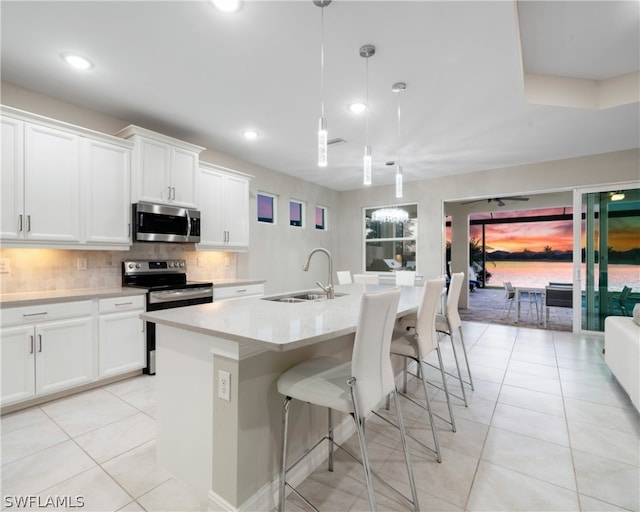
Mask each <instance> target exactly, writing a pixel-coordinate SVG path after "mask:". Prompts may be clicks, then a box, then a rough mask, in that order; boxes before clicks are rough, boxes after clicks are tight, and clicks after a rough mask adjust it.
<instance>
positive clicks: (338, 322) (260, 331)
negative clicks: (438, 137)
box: [142, 284, 423, 351]
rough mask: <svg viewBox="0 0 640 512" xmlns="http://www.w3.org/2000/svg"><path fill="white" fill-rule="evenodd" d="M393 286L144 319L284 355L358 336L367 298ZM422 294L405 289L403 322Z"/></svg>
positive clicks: (355, 287)
mask: <svg viewBox="0 0 640 512" xmlns="http://www.w3.org/2000/svg"><path fill="white" fill-rule="evenodd" d="M391 287H392V285H361V284H347V285H339V286H336V291H337V292H338V293H346V294H347V295H344V296H341V297H336V298H335V299H333V300H326V299H324V300H318V301H308V302H298V303H283V302H276V301H269V300H264V299H260V298H248V299H242V300H237V301H223V302H213V303H211V304H201V305H198V306H188V307H184V308H176V309H168V310H164V311H154V312H148V313H145V314H143V315H142V318H143V319H144V320H147V321H150V322H155V323H157V324H161V325H168V326H171V327H177V328H180V329H185V330H188V331H193V332H198V333H201V334H205V335H209V336H213V337H218V338H224V339H227V340H232V341H238V342H253V343H258V344H261V345H264V346H265V347H266V348H268V349H269V350H275V351H284V350H291V349H294V348H298V347H302V346H305V345H310V344H313V343H317V342H319V341H324V340H328V339H332V338H336V337H338V336H342V335H345V334H350V333H353V332H355V330H356V326H357V323H358V313H359V311H360V298H361V295H362V293H363V292H366V291H380V290H385V289H389V288H391ZM302 291H314V292H317V291H318V290H317V289H316V290H314V289H313V288H310V289H307V290H302ZM422 292H423V288H422V287H421V286H418V287H414V286H404V287H402V295H401V296H400V304H399V306H398V317H402V316H405V315H407V314H409V313H412V312H415V311H417V309H418V305H419V303H420V299H421V297H422ZM291 293H292V294H293V293H297V292H291ZM281 295H283V294H278V296H281Z"/></svg>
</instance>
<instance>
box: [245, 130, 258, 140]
mask: <svg viewBox="0 0 640 512" xmlns="http://www.w3.org/2000/svg"><path fill="white" fill-rule="evenodd" d="M242 135H244V138H245V139H249V140H255V139H257V138H258V132H256V131H255V130H245V131H243V132H242Z"/></svg>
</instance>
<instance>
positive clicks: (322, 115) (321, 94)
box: [320, 7, 324, 118]
mask: <svg viewBox="0 0 640 512" xmlns="http://www.w3.org/2000/svg"><path fill="white" fill-rule="evenodd" d="M320 117H322V118H324V7H323V8H321V9H320Z"/></svg>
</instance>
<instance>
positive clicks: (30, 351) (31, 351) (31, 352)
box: [29, 334, 34, 354]
mask: <svg viewBox="0 0 640 512" xmlns="http://www.w3.org/2000/svg"><path fill="white" fill-rule="evenodd" d="M33 341H34V340H33V334H32V335H31V350H29V354H33V349H34V347H33Z"/></svg>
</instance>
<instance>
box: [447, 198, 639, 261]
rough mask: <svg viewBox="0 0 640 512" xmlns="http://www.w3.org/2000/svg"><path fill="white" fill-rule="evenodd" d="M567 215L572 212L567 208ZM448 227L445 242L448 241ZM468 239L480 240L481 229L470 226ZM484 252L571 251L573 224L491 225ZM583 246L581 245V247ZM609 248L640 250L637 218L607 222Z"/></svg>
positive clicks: (507, 214) (525, 213) (521, 214)
mask: <svg viewBox="0 0 640 512" xmlns="http://www.w3.org/2000/svg"><path fill="white" fill-rule="evenodd" d="M562 210H563V209H562V208H549V209H538V210H520V211H509V212H507V211H505V212H495V213H494V214H493V216H494V218H509V217H526V216H532V215H553V214H559V213H562ZM566 213H571V209H570V208H567V209H566ZM483 217H484V218H489V217H490V214H480V215H474V216H473V217H472V218H474V219H478V218H483ZM449 229H450V228H447V239H448V240H450V239H451V238H450V231H449ZM469 234H470V236H471V237H475V238H478V239H481V238H482V227H481V226H470V228H469ZM485 235H486V244H487V252H492V251H509V252H515V251H523V250H524V249H529V250H530V251H544V248H545V247H546V246H549V247H551V249H553V250H557V251H570V250H572V248H573V227H572V221H550V222H526V223H512V224H490V225H487V226H486V228H485ZM582 246H584V243H583V244H582ZM609 246H610V247H613V248H614V249H615V250H617V251H627V250H629V249H634V248H637V247H640V226H639V225H638V219H637V218H613V219H610V220H609Z"/></svg>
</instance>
